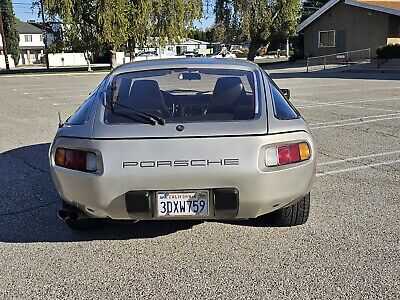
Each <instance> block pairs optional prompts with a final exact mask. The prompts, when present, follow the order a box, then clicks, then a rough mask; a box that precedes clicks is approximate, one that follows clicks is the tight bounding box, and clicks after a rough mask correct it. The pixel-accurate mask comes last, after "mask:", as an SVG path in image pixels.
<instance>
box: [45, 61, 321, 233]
mask: <svg viewBox="0 0 400 300" xmlns="http://www.w3.org/2000/svg"><path fill="white" fill-rule="evenodd" d="M289 94H290V92H289V90H280V89H279V88H278V86H277V85H276V84H275V83H274V82H273V81H272V80H271V78H270V77H269V76H268V75H267V74H266V73H265V72H264V71H263V70H262V69H261V68H259V67H258V66H257V65H255V64H253V63H249V62H245V61H240V60H231V59H230V60H224V59H211V58H193V59H174V60H154V61H146V62H139V63H132V64H126V65H123V66H121V67H119V68H117V69H115V70H114V71H112V72H111V73H110V74H109V75H108V76H107V77H106V78H105V79H104V80H103V81H102V82H101V83H100V85H99V86H98V87H97V88H96V90H95V91H94V92H93V93H92V94H91V95H90V97H89V99H87V100H86V102H84V103H83V104H82V106H81V107H80V108H79V109H78V110H77V111H76V112H75V114H74V115H72V116H71V117H70V118H69V119H68V120H67V121H66V122H65V124H61V125H60V129H59V130H58V132H57V135H56V137H55V139H54V141H53V143H52V145H51V147H50V152H49V159H50V169H51V174H52V177H53V180H54V183H55V185H56V187H57V190H58V192H59V194H60V197H61V202H62V204H63V208H62V209H61V210H60V211H59V213H58V215H59V217H60V218H61V219H64V220H65V221H66V223H67V224H68V226H69V227H71V228H73V229H82V228H86V227H87V226H88V223H93V222H94V221H97V220H99V219H114V220H115V219H117V220H135V221H137V220H154V219H157V220H161V219H162V220H170V219H203V220H209V219H248V218H256V217H258V216H262V215H266V214H269V216H268V218H265V220H268V222H271V220H272V221H273V222H274V224H275V225H277V226H293V225H299V224H303V223H305V222H306V221H307V218H308V214H309V209H310V190H311V188H312V186H313V182H314V178H315V171H316V157H315V156H316V151H315V146H314V141H313V138H312V135H311V132H310V129H309V127H308V125H307V124H306V122H305V121H304V119H303V118H302V117H301V116H300V114H299V112H298V111H297V110H296V109H295V108H294V107H293V105H292V104H291V103H290V102H289ZM261 219H263V218H261Z"/></svg>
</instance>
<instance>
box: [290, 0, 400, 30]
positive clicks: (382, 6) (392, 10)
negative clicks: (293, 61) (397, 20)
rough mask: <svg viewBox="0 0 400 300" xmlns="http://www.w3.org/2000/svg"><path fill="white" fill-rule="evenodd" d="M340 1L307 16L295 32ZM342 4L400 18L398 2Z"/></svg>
mask: <svg viewBox="0 0 400 300" xmlns="http://www.w3.org/2000/svg"><path fill="white" fill-rule="evenodd" d="M339 1H342V0H330V1H329V2H327V3H326V4H325V5H324V6H322V7H321V8H320V9H319V10H317V11H316V12H315V13H313V14H312V15H311V16H309V17H308V18H307V19H306V20H304V21H303V22H302V23H301V24H299V26H297V28H296V31H297V32H300V31H302V30H303V29H304V28H306V27H307V26H308V25H310V24H311V23H312V22H314V21H315V20H316V19H318V18H319V17H320V16H322V15H323V14H324V13H325V12H326V11H328V10H329V9H330V8H332V7H333V6H334V5H336V4H337V3H338V2H339ZM344 3H345V4H347V5H351V6H356V7H361V8H365V9H370V10H374V11H379V12H383V13H387V14H391V15H396V16H400V0H344Z"/></svg>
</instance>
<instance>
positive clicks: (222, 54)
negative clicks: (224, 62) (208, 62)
mask: <svg viewBox="0 0 400 300" xmlns="http://www.w3.org/2000/svg"><path fill="white" fill-rule="evenodd" d="M211 57H212V58H236V54H234V53H232V52H229V51H221V52H218V53H217V54H214V55H212V56H211Z"/></svg>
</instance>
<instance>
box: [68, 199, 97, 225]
mask: <svg viewBox="0 0 400 300" xmlns="http://www.w3.org/2000/svg"><path fill="white" fill-rule="evenodd" d="M62 208H63V209H76V207H74V206H72V205H71V204H69V203H67V202H65V201H63V200H62ZM64 221H65V224H67V226H68V227H69V228H70V229H72V230H74V231H85V230H91V229H95V228H97V227H99V226H100V222H99V220H97V219H90V218H87V219H78V220H74V219H66V220H64Z"/></svg>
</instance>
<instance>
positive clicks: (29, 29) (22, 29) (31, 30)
mask: <svg viewBox="0 0 400 300" xmlns="http://www.w3.org/2000/svg"><path fill="white" fill-rule="evenodd" d="M18 31H19V34H41V33H42V30H41V29H39V28H37V27H35V26H33V25H32V24H29V23H27V22H18Z"/></svg>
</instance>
